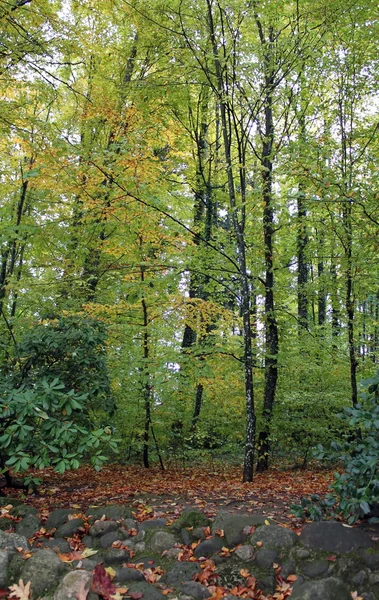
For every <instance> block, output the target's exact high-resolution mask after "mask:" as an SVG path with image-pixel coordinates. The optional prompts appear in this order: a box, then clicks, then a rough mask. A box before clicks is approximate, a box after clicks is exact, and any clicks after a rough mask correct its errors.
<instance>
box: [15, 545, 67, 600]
mask: <svg viewBox="0 0 379 600" xmlns="http://www.w3.org/2000/svg"><path fill="white" fill-rule="evenodd" d="M64 569H65V567H64V564H63V563H62V562H61V561H60V560H59V558H58V557H57V555H56V554H55V553H54V552H53V551H52V550H49V549H45V550H37V552H36V553H35V554H33V556H31V558H29V560H27V561H26V563H25V566H24V568H23V569H22V571H21V579H22V580H23V581H24V582H26V581H31V592H32V598H38V597H40V596H42V595H43V594H45V593H46V592H48V591H49V590H51V589H54V588H55V587H56V585H57V584H58V582H59V580H60V577H61V575H62V574H63V572H64Z"/></svg>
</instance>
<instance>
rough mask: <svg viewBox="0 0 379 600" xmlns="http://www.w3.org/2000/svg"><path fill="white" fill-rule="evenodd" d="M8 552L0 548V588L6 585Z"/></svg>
mask: <svg viewBox="0 0 379 600" xmlns="http://www.w3.org/2000/svg"><path fill="white" fill-rule="evenodd" d="M8 565H9V554H8V552H7V551H6V550H0V588H5V587H7V582H8Z"/></svg>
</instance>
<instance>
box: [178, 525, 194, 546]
mask: <svg viewBox="0 0 379 600" xmlns="http://www.w3.org/2000/svg"><path fill="white" fill-rule="evenodd" d="M180 537H181V538H182V542H183V544H184V545H185V546H189V545H190V543H191V541H192V538H191V535H190V532H189V531H188V529H185V528H184V527H183V529H181V531H180Z"/></svg>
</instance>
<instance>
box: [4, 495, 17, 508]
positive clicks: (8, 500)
mask: <svg viewBox="0 0 379 600" xmlns="http://www.w3.org/2000/svg"><path fill="white" fill-rule="evenodd" d="M8 504H11V505H12V506H13V507H15V506H21V504H23V502H22V501H21V500H19V499H18V498H7V497H6V496H4V497H1V498H0V506H8Z"/></svg>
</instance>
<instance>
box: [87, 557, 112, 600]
mask: <svg viewBox="0 0 379 600" xmlns="http://www.w3.org/2000/svg"><path fill="white" fill-rule="evenodd" d="M91 591H92V592H95V594H99V596H102V597H103V598H104V600H113V597H114V596H115V594H116V593H117V590H116V586H115V585H114V584H113V583H112V580H111V578H110V575H109V574H108V573H107V572H106V570H105V569H104V567H103V565H96V567H95V569H94V571H93V578H92V581H91Z"/></svg>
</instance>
